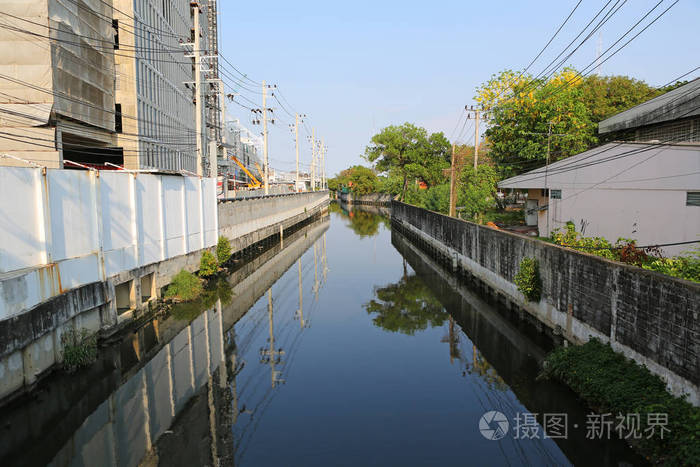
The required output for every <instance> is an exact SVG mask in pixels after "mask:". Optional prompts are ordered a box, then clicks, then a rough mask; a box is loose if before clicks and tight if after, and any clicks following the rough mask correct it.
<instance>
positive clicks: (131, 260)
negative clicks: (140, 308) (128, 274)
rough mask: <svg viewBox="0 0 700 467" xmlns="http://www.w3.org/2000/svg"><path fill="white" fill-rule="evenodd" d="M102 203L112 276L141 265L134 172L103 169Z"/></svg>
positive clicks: (105, 245)
mask: <svg viewBox="0 0 700 467" xmlns="http://www.w3.org/2000/svg"><path fill="white" fill-rule="evenodd" d="M100 205H101V214H102V241H103V244H102V248H103V250H104V258H105V269H106V275H107V277H110V276H113V275H114V274H117V273H119V272H120V271H128V270H130V269H134V268H135V267H136V265H137V261H136V260H137V258H136V212H135V210H134V177H133V175H131V174H128V175H126V174H123V173H118V172H106V171H104V172H101V173H100Z"/></svg>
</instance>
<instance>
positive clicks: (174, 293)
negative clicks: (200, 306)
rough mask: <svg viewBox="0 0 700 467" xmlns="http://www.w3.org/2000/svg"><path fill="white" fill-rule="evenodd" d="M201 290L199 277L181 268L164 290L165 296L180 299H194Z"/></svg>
mask: <svg viewBox="0 0 700 467" xmlns="http://www.w3.org/2000/svg"><path fill="white" fill-rule="evenodd" d="M202 290H203V287H202V282H201V281H200V280H199V278H198V277H197V276H195V275H194V274H192V273H191V272H187V271H185V270H182V271H180V272H178V273H177V274H176V275H175V277H173V280H172V282H171V283H170V285H169V286H168V288H167V289H166V291H165V297H166V298H174V299H177V300H181V301H188V300H194V299H195V298H197V297H199V296H200V295H201V294H202Z"/></svg>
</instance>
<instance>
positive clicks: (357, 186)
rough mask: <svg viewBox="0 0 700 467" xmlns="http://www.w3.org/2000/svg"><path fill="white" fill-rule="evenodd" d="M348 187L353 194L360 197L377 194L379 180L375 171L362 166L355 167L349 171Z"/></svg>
mask: <svg viewBox="0 0 700 467" xmlns="http://www.w3.org/2000/svg"><path fill="white" fill-rule="evenodd" d="M348 171H349V174H348V178H347V180H348V185H350V188H351V189H352V192H353V193H355V194H358V195H366V194H369V193H376V192H377V187H378V186H379V179H378V178H377V175H376V174H375V173H374V171H373V170H372V169H370V168H368V167H365V166H362V165H355V166H353V167H350V168H349V169H348Z"/></svg>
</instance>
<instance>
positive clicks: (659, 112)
mask: <svg viewBox="0 0 700 467" xmlns="http://www.w3.org/2000/svg"><path fill="white" fill-rule="evenodd" d="M696 115H700V78H696V79H694V80H693V81H691V82H690V83H688V84H685V85H683V86H681V87H679V88H676V89H674V90H673V91H669V92H667V93H666V94H662V95H660V96H658V97H655V98H653V99H650V100H648V101H646V102H644V103H642V104H639V105H637V106H634V107H632V108H631V109H628V110H625V111H624V112H620V113H619V114H617V115H613V116H612V117H610V118H608V119H605V120H603V121H602V122H600V123H598V133H599V134H605V133H611V132H613V131H619V130H630V129H633V128H639V127H642V126H646V125H651V124H654V123H661V122H668V121H672V120H678V119H681V118H687V117H693V116H696Z"/></svg>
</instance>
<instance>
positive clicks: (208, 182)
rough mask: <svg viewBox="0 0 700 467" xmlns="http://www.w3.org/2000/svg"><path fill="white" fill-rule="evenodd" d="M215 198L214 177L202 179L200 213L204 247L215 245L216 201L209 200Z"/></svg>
mask: <svg viewBox="0 0 700 467" xmlns="http://www.w3.org/2000/svg"><path fill="white" fill-rule="evenodd" d="M211 199H216V179H214V178H203V179H202V213H203V219H204V223H203V224H204V247H205V248H206V247H210V246H213V245H216V240H217V237H218V227H217V221H216V215H217V208H216V203H211V202H210V201H209V200H211Z"/></svg>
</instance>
